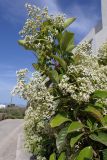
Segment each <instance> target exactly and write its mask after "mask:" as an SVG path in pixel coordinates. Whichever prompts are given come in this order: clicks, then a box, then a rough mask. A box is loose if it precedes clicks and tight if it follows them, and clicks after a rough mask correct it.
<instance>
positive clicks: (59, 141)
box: [56, 126, 68, 152]
mask: <svg viewBox="0 0 107 160" xmlns="http://www.w3.org/2000/svg"><path fill="white" fill-rule="evenodd" d="M67 130H68V126H67V127H64V128H63V129H61V131H60V132H59V134H58V136H57V138H56V146H57V149H58V150H59V151H60V152H61V151H62V149H63V147H64V146H65V143H66V142H65V139H66V136H67V134H68V133H67Z"/></svg>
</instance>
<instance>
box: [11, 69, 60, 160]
mask: <svg viewBox="0 0 107 160" xmlns="http://www.w3.org/2000/svg"><path fill="white" fill-rule="evenodd" d="M27 72H28V71H27V70H26V69H25V70H20V71H18V72H17V76H18V81H17V86H16V87H15V89H14V91H13V93H14V94H17V95H19V96H21V97H22V98H24V99H26V100H27V101H28V102H29V104H30V106H29V107H28V109H27V111H26V114H25V125H24V130H25V147H26V149H27V150H28V151H29V152H33V153H35V154H36V155H39V153H40V152H41V150H42V145H41V144H42V136H41V134H42V133H43V132H45V122H46V121H49V119H50V118H51V117H52V115H54V114H55V109H56V106H57V103H56V102H55V101H54V97H53V96H52V95H50V93H49V92H48V89H47V87H46V86H45V81H44V80H43V77H42V76H41V75H40V74H39V73H38V72H36V73H33V74H32V77H31V78H30V79H29V81H26V80H25V79H26V73H27ZM34 149H35V150H34ZM39 160H40V159H39Z"/></svg>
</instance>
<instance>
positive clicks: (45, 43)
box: [20, 4, 65, 54]
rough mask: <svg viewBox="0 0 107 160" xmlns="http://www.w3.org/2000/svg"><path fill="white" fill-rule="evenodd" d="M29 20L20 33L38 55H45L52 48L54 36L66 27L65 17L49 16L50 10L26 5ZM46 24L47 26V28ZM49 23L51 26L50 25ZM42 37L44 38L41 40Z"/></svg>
mask: <svg viewBox="0 0 107 160" xmlns="http://www.w3.org/2000/svg"><path fill="white" fill-rule="evenodd" d="M25 6H26V8H27V11H28V16H29V18H28V19H27V21H26V22H25V25H24V27H23V29H22V30H21V31H20V34H21V35H22V37H24V40H25V42H26V43H27V44H31V45H32V47H33V49H35V50H36V51H37V53H38V54H44V53H46V52H47V51H48V50H49V49H51V48H52V44H53V42H54V36H56V35H57V34H58V32H59V31H58V30H59V29H61V28H63V27H64V21H65V16H64V15H61V14H60V15H56V16H54V15H49V14H48V8H43V9H40V8H38V7H36V6H35V5H30V4H26V5H25ZM45 22H46V23H47V25H46V26H45ZM48 23H49V25H48ZM41 37H42V38H41Z"/></svg>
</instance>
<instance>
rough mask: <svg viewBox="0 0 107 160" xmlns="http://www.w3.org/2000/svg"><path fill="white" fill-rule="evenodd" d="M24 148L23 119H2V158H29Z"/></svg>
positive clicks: (6, 159) (0, 129)
mask: <svg viewBox="0 0 107 160" xmlns="http://www.w3.org/2000/svg"><path fill="white" fill-rule="evenodd" d="M29 158H30V157H29V156H28V155H27V154H25V153H24V148H23V120H19V119H14V120H12V119H7V120H4V121H0V160H29Z"/></svg>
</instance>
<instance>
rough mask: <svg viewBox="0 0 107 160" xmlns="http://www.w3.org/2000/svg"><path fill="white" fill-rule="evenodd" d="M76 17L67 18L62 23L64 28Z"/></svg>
mask: <svg viewBox="0 0 107 160" xmlns="http://www.w3.org/2000/svg"><path fill="white" fill-rule="evenodd" d="M75 20H76V18H68V19H67V20H66V21H65V23H64V28H67V27H68V26H69V25H70V24H71V23H73V22H74V21H75Z"/></svg>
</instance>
